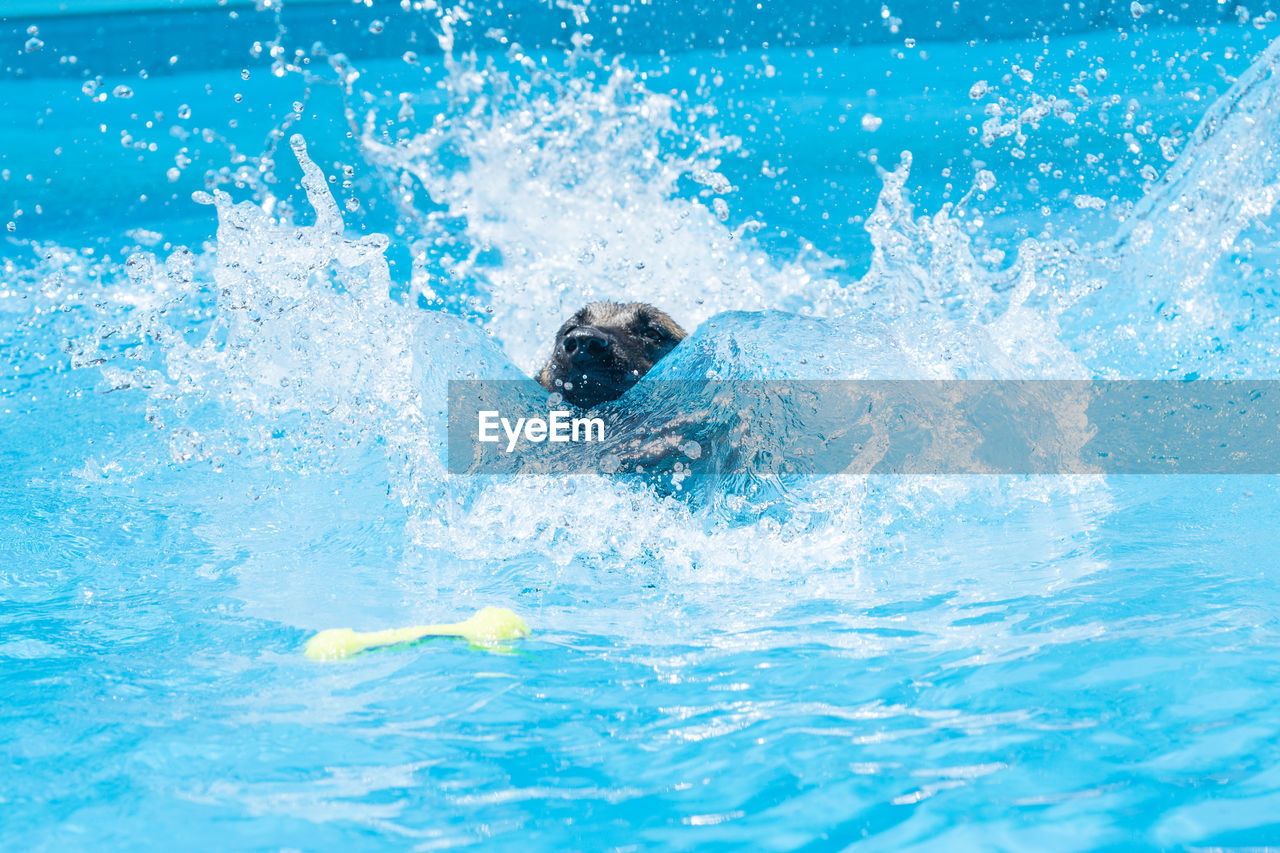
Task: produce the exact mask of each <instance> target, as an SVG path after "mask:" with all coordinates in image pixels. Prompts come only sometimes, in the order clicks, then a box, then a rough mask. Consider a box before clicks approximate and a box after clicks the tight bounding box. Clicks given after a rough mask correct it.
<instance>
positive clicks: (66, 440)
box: [0, 0, 1280, 850]
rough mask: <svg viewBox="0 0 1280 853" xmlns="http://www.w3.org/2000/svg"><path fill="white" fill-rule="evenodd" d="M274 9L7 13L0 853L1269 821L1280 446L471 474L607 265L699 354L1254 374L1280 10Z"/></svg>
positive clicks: (948, 372)
mask: <svg viewBox="0 0 1280 853" xmlns="http://www.w3.org/2000/svg"><path fill="white" fill-rule="evenodd" d="M277 5H278V4H274V3H263V4H261V8H259V9H254V8H253V7H246V6H240V7H228V8H223V9H213V10H203V11H184V12H182V13H180V14H179V13H174V14H171V15H167V16H156V15H151V16H148V17H136V16H131V15H129V14H127V13H124V14H113V15H102V16H98V17H92V16H88V17H63V18H48V19H44V18H38V17H37V18H21V19H19V18H13V19H8V20H5V21H4V22H3V27H4V29H3V32H4V33H5V38H6V39H7V40H6V41H5V42H4V44H5V50H6V54H5V56H6V58H5V59H4V69H3V77H2V78H0V107H2V108H3V111H4V114H5V116H6V119H7V120H6V122H5V126H4V128H3V129H0V226H4V227H6V229H7V230H5V231H3V232H0V236H3V237H4V239H3V241H0V263H2V264H3V276H2V278H0V352H2V353H3V355H4V358H3V361H2V362H0V758H2V759H3V763H2V764H0V813H2V814H3V819H2V820H0V847H4V848H6V849H15V850H19V849H20V850H28V849H35V850H67V849H128V850H136V849H166V850H167V849H186V848H195V849H227V848H232V849H306V850H311V849H335V848H338V847H339V846H342V847H343V848H344V849H350V850H366V849H368V850H373V849H385V848H389V849H414V850H428V849H438V848H448V847H467V846H474V847H492V848H494V849H520V850H527V849H548V850H559V849H615V848H619V849H638V848H676V849H686V848H693V847H702V846H706V847H710V848H730V847H744V846H749V847H755V848H760V849H795V848H812V849H843V848H846V847H851V846H858V847H859V848H865V849H871V850H880V849H883V850H902V849H914V848H922V849H931V850H935V849H936V850H956V849H1009V850H1086V849H1087V850H1095V849H1144V848H1150V849H1210V848H1259V847H1266V846H1276V845H1280V771H1277V769H1276V766H1277V758H1280V754H1278V753H1280V750H1278V749H1277V746H1276V743H1277V740H1278V738H1280V710H1278V709H1280V669H1278V665H1277V660H1278V652H1280V619H1278V618H1277V615H1276V614H1277V613H1278V612H1280V548H1277V546H1276V544H1275V543H1276V535H1275V528H1276V526H1277V522H1278V521H1280V487H1278V484H1277V481H1276V478H1275V477H1270V476H1257V477H1114V476H1113V477H1101V476H1089V477H1085V476H1079V477H1066V476H1063V477H1000V478H997V477H990V478H980V477H950V478H947V477H901V478H890V477H873V478H865V477H828V478H821V479H815V480H812V481H810V482H804V483H798V484H791V485H790V486H789V487H788V489H787V491H786V493H785V494H780V495H776V494H775V495H771V496H769V498H768V500H765V499H763V498H761V499H757V497H756V496H752V495H750V494H738V493H734V492H731V491H729V490H726V491H725V492H724V493H722V494H714V495H709V496H708V495H704V496H702V497H700V498H699V499H698V500H676V499H673V498H662V497H658V496H656V495H654V494H652V493H650V492H647V491H645V490H643V489H641V488H638V487H636V486H634V485H630V484H628V483H625V482H620V481H614V480H609V479H606V478H600V477H589V476H583V477H571V478H567V479H545V478H544V479H539V478H531V479H505V480H503V479H499V480H486V479H481V478H473V477H462V476H450V475H449V474H447V473H446V467H445V464H444V459H443V456H442V453H443V443H442V435H443V430H444V420H443V417H444V416H443V400H444V383H445V382H446V380H448V379H450V378H457V377H459V376H478V377H481V378H496V377H501V376H506V375H512V374H513V372H514V371H517V370H518V371H523V372H526V373H527V372H530V371H531V370H533V369H534V368H535V366H536V365H537V364H538V363H539V361H540V359H541V358H542V357H543V356H545V353H546V349H547V347H548V346H549V341H550V338H551V335H552V334H553V333H554V330H555V328H556V327H557V326H558V325H559V323H560V321H561V320H562V319H563V318H564V317H565V316H566V315H567V314H568V313H569V312H571V311H572V310H573V309H575V308H576V307H578V306H579V305H580V304H581V303H583V302H584V301H587V300H588V299H596V298H624V297H625V298H635V299H642V300H647V301H651V302H654V303H656V304H658V305H660V306H662V307H664V308H666V309H667V310H668V311H670V313H672V314H673V315H674V316H675V317H676V318H677V319H679V320H680V321H681V322H682V323H683V324H684V325H686V326H687V327H689V328H691V329H692V328H694V327H698V326H702V328H701V330H700V331H698V332H696V333H695V341H694V343H697V344H698V345H697V346H688V347H682V348H681V349H679V350H677V351H676V353H674V354H673V355H672V356H671V362H670V363H669V364H668V363H666V362H664V368H663V369H668V368H669V369H670V370H672V371H676V370H679V371H687V372H689V373H691V374H692V375H700V374H703V375H705V374H708V373H709V372H710V373H714V374H717V375H746V376H758V377H768V378H807V377H812V376H815V375H824V376H825V375H838V376H839V377H841V378H868V377H869V378H898V377H908V378H910V377H932V378H980V377H981V378H988V377H997V378H1000V377H1009V378H1029V377H1043V378H1081V377H1130V378H1194V377H1204V378H1208V377H1221V378H1236V377H1248V378H1272V377H1274V376H1275V375H1276V371H1277V369H1280V307H1278V306H1277V300H1278V299H1280V294H1278V292H1277V289H1278V282H1277V276H1276V272H1275V269H1276V259H1277V254H1278V253H1277V248H1276V245H1277V239H1276V233H1277V231H1276V229H1277V225H1280V223H1278V222H1277V220H1276V218H1275V214H1274V210H1273V209H1274V205H1275V202H1276V200H1277V199H1280V161H1278V160H1277V152H1278V149H1277V139H1280V77H1278V76H1277V67H1278V66H1280V46H1273V45H1272V41H1273V40H1274V39H1275V38H1276V36H1277V35H1280V29H1277V26H1278V25H1277V24H1276V23H1275V22H1274V16H1273V15H1271V13H1270V12H1269V8H1268V7H1265V6H1260V7H1257V8H1254V7H1252V6H1251V7H1249V9H1247V10H1242V9H1238V8H1231V9H1229V8H1227V7H1226V6H1221V7H1220V6H1218V5H1217V4H1201V5H1196V4H1191V5H1190V6H1188V7H1181V8H1180V9H1178V10H1170V9H1165V8H1162V7H1160V5H1159V4H1145V5H1144V4H1136V3H1135V4H1133V5H1132V6H1127V5H1115V6H1112V5H1110V4H1108V5H1105V6H1097V7H1090V6H1088V4H1086V5H1084V6H1081V7H1079V8H1078V9H1077V10H1076V11H1071V10H1068V12H1064V11H1063V10H1062V8H1061V5H1060V4H1059V5H1058V6H1055V7H1054V8H1049V6H1048V5H1046V6H1045V8H1043V9H1040V8H1039V7H1038V5H1037V4H1035V3H1032V4H1028V5H1027V7H1026V8H1025V9H1024V10H1022V13H1025V16H1026V17H1025V19H1024V18H1023V17H1021V16H1020V15H1021V14H1022V13H1020V15H1014V16H1010V15H1008V14H1007V13H1005V12H1002V11H1000V9H1001V8H1002V7H996V6H995V5H992V6H991V7H990V8H984V7H982V6H974V7H969V6H965V7H964V8H963V9H961V7H959V6H956V7H952V6H951V5H950V4H948V5H946V7H945V8H933V7H932V6H930V5H929V4H919V5H918V6H912V7H909V8H908V7H904V8H898V7H896V6H884V7H882V6H881V5H880V4H879V3H876V4H870V5H866V6H865V8H864V7H862V6H850V7H847V8H842V9H830V8H827V7H826V6H823V5H813V6H812V7H810V6H805V5H804V4H798V5H797V4H787V5H786V6H785V7H779V6H772V5H768V4H761V9H759V10H757V9H756V8H755V7H756V4H755V3H750V4H737V3H734V4H706V5H705V6H704V7H701V8H700V7H699V6H697V5H695V4H676V3H666V4H662V3H659V4H639V5H637V6H636V7H630V6H616V7H607V8H606V7H604V6H599V7H597V6H595V5H592V4H587V5H584V6H576V7H575V5H574V4H564V5H561V6H555V7H550V6H547V5H546V4H536V3H531V4H513V5H511V6H509V7H507V8H505V9H502V10H500V11H495V10H496V9H498V7H497V6H496V5H492V6H490V5H484V6H480V5H477V6H474V7H473V6H466V5H463V6H450V7H447V8H443V9H441V8H437V7H436V6H435V5H434V4H426V6H427V8H421V4H419V6H420V7H419V8H414V4H413V3H407V4H406V8H404V9H402V8H401V6H400V4H383V3H381V2H377V0H375V2H373V3H372V5H351V4H346V3H342V4H323V3H321V4H304V5H299V6H296V7H291V6H289V4H288V2H287V0H286V4H285V7H284V10H283V11H282V12H280V11H278V10H277V8H275V7H276V6H277ZM766 5H768V8H765V7H766ZM0 8H2V7H0ZM1074 8H1075V7H1073V9H1074ZM1077 11H1078V14H1077ZM290 15H294V16H297V17H294V18H291V17H290ZM735 15H736V16H737V17H735ZM741 21H745V22H746V23H741V24H739V23H738V22H741ZM32 39H34V40H36V41H39V42H40V44H39V45H35V44H33V43H32V41H31V40H32ZM408 52H411V53H412V55H409V56H406V53H408ZM73 56H74V57H75V60H74V61H71V59H70V57H73ZM170 57H174V59H173V60H172V61H171V59H170ZM295 140H296V141H295ZM904 152H909V154H907V153H904ZM765 310H774V311H785V312H790V313H792V314H796V315H803V316H804V317H806V318H812V319H813V320H815V321H816V322H810V321H809V320H806V321H805V324H804V325H803V328H805V329H808V330H810V331H808V332H807V333H805V334H795V335H787V334H777V333H776V328H777V327H776V324H774V325H771V324H762V323H759V322H757V320H756V315H753V314H752V313H745V314H734V315H726V314H725V312H759V311H765ZM716 317H719V319H717V320H715V321H714V322H710V323H708V322H707V321H710V320H712V319H713V318H716ZM704 324H705V325H704ZM801 327H802V326H796V328H801ZM815 330H816V331H815ZM488 604H493V605H501V606H507V607H510V608H513V609H514V610H516V611H517V612H519V613H520V614H521V615H522V616H524V617H525V618H526V619H527V620H528V622H529V623H530V625H531V626H532V628H533V632H534V633H533V636H532V637H531V638H530V639H528V640H525V641H523V642H521V643H520V644H519V645H518V647H517V648H516V649H515V650H514V651H513V652H512V653H509V654H500V653H487V652H483V651H479V650H475V649H471V648H468V647H467V646H466V645H465V644H463V643H460V642H455V641H449V640H442V641H433V642H430V643H426V644H423V645H420V646H416V647H413V648H410V649H404V650H398V651H393V652H381V653H376V654H370V655H366V656H363V657H359V658H356V659H354V660H351V661H347V662H342V663H332V664H317V663H312V662H310V661H308V660H306V659H305V658H303V656H302V654H301V646H302V644H303V642H304V641H305V640H306V638H307V637H308V636H309V635H310V634H311V633H312V632H314V631H317V630H320V629H323V628H328V627H337V626H351V627H354V628H357V629H361V630H371V629H376V628H383V627H391V626H399V625H409V624H415V623H419V622H431V621H448V620H453V619H455V618H464V617H465V616H466V615H467V614H468V613H470V612H471V611H472V610H474V609H475V608H477V607H479V606H483V605H488Z"/></svg>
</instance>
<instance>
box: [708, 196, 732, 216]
mask: <svg viewBox="0 0 1280 853" xmlns="http://www.w3.org/2000/svg"><path fill="white" fill-rule="evenodd" d="M711 207H712V209H713V210H715V212H716V219H719V220H720V221H721V222H726V221H728V219H729V205H728V204H726V203H725V200H724V199H722V198H717V199H712V200H711Z"/></svg>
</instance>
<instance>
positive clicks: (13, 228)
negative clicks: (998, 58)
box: [5, 219, 18, 234]
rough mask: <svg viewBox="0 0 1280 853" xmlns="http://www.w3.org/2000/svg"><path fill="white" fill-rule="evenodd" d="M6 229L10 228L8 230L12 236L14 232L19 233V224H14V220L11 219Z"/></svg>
mask: <svg viewBox="0 0 1280 853" xmlns="http://www.w3.org/2000/svg"><path fill="white" fill-rule="evenodd" d="M5 227H6V228H8V229H9V233H10V234H12V233H13V232H14V231H17V230H18V223H16V222H14V221H13V220H12V219H10V220H9V224H8V225H6V226H5Z"/></svg>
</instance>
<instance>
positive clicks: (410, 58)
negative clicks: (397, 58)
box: [401, 50, 418, 65]
mask: <svg viewBox="0 0 1280 853" xmlns="http://www.w3.org/2000/svg"><path fill="white" fill-rule="evenodd" d="M401 58H402V59H403V60H404V61H405V62H407V63H409V64H410V65H417V64H418V54H416V53H414V52H413V51H412V50H406V51H405V52H404V56H403V57H401Z"/></svg>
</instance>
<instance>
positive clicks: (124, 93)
mask: <svg viewBox="0 0 1280 853" xmlns="http://www.w3.org/2000/svg"><path fill="white" fill-rule="evenodd" d="M111 94H113V95H115V96H116V97H117V98H132V97H133V90H132V89H130V88H129V87H128V86H126V85H124V84H123V83H121V84H120V85H119V86H116V87H115V88H114V89H112V90H111Z"/></svg>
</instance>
